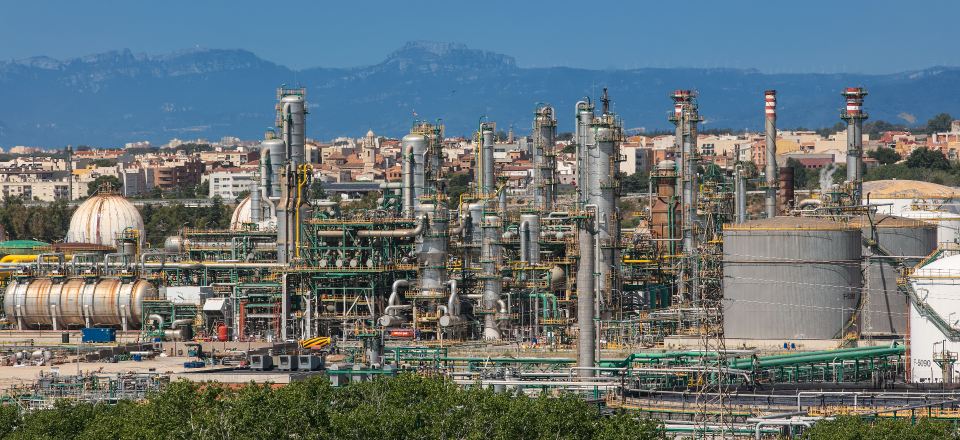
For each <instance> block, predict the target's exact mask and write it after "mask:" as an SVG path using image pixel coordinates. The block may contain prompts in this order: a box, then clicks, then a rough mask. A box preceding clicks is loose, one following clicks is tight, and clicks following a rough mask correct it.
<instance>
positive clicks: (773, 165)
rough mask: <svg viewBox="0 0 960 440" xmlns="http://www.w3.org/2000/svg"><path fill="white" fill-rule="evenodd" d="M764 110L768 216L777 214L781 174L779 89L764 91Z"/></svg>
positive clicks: (765, 203) (765, 204) (765, 202)
mask: <svg viewBox="0 0 960 440" xmlns="http://www.w3.org/2000/svg"><path fill="white" fill-rule="evenodd" d="M764 106H765V107H764V108H765V110H764V112H765V116H766V141H767V166H766V170H765V171H764V174H765V175H764V177H765V179H766V184H767V188H766V197H765V199H764V206H765V208H766V209H765V211H766V213H767V218H774V217H776V216H777V191H778V185H779V183H780V175H779V172H778V171H777V91H776V90H767V91H766V92H764Z"/></svg>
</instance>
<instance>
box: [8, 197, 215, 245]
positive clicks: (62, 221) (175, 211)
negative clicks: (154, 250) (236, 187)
mask: <svg viewBox="0 0 960 440" xmlns="http://www.w3.org/2000/svg"><path fill="white" fill-rule="evenodd" d="M75 210H76V208H75V207H71V206H70V205H68V204H67V202H66V201H64V200H58V201H55V202H50V203H44V204H37V205H29V206H28V205H26V204H25V203H24V202H23V200H22V199H20V198H16V197H9V198H6V199H4V200H3V201H2V202H0V226H2V227H3V230H4V231H5V232H6V236H7V239H9V240H39V241H44V242H47V243H53V242H58V241H63V240H64V237H66V235H67V230H68V229H69V227H70V218H71V217H72V216H73V212H74V211H75ZM139 211H140V216H141V217H142V218H143V225H144V231H143V233H144V234H145V236H146V240H147V243H149V244H151V245H153V246H155V247H157V246H161V245H162V244H163V240H164V239H165V238H166V237H167V236H170V235H176V234H177V232H179V230H180V228H183V227H190V228H206V229H224V228H227V227H229V226H230V217H231V215H232V214H233V207H232V206H229V205H226V204H224V202H223V200H222V199H221V198H220V197H219V196H217V197H214V198H213V201H212V202H211V204H210V206H206V207H188V206H184V205H183V204H182V203H175V204H172V205H154V204H147V205H144V206H142V207H140V208H139Z"/></svg>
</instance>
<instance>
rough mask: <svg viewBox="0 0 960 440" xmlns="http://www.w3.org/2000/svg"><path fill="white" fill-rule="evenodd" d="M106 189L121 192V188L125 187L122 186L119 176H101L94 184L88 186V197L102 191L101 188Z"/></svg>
mask: <svg viewBox="0 0 960 440" xmlns="http://www.w3.org/2000/svg"><path fill="white" fill-rule="evenodd" d="M101 187H103V188H106V189H109V190H112V191H120V188H123V185H121V184H120V179H118V178H117V176H106V175H104V176H100V177H97V178H96V179H94V181H93V182H90V183H88V184H87V195H88V196H92V195H94V194H96V193H97V191H100V188H101Z"/></svg>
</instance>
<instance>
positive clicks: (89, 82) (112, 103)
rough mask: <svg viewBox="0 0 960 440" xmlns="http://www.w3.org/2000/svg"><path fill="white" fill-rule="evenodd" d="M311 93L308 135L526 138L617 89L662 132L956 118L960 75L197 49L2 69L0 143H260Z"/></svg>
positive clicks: (468, 54) (475, 54)
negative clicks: (860, 107)
mask: <svg viewBox="0 0 960 440" xmlns="http://www.w3.org/2000/svg"><path fill="white" fill-rule="evenodd" d="M280 84H287V85H295V84H301V85H303V86H305V87H307V89H308V91H307V98H308V101H309V103H310V112H311V115H310V118H309V120H308V125H307V130H308V135H309V136H311V137H315V138H319V139H329V138H332V137H334V136H338V135H352V136H359V135H362V134H363V133H364V132H366V130H367V129H373V130H374V131H376V132H378V133H382V134H386V135H392V136H399V135H402V134H403V133H404V132H405V131H406V129H407V128H408V127H409V125H410V124H411V122H412V120H413V118H414V116H413V115H414V113H416V114H417V115H418V116H417V117H420V118H427V119H434V118H443V119H444V122H445V123H446V124H447V127H448V130H447V132H448V133H449V134H465V133H468V132H469V131H471V130H473V129H474V127H475V126H476V124H477V121H478V119H479V118H480V117H481V116H484V115H486V116H488V117H489V118H490V119H491V120H495V121H497V122H498V123H499V125H500V127H502V128H507V127H509V126H511V125H513V126H514V127H515V128H516V130H517V131H518V132H521V133H525V132H528V131H529V127H530V124H531V119H532V113H533V109H534V107H535V106H536V104H537V103H538V102H549V103H551V104H553V105H554V106H555V107H556V108H557V111H558V117H559V119H560V120H559V122H560V130H570V129H571V121H572V119H573V117H572V109H573V106H574V104H575V103H576V101H577V100H579V99H581V98H582V97H583V96H585V95H588V94H589V95H592V96H597V95H598V94H599V92H600V89H601V88H602V87H604V86H606V87H609V89H610V92H611V96H612V97H613V99H614V109H615V110H616V111H617V112H619V113H620V115H621V116H622V117H623V118H624V124H625V126H626V127H627V128H638V127H646V128H666V127H668V126H669V125H668V122H667V120H666V116H667V113H668V111H669V110H670V108H671V106H670V100H669V98H668V95H669V93H670V91H671V90H673V89H676V88H693V89H697V90H699V92H700V104H701V114H702V115H703V116H704V118H705V120H706V124H705V126H706V127H708V128H709V127H724V128H751V129H759V128H760V127H761V125H762V121H763V111H762V106H763V97H762V92H763V90H765V89H768V88H774V89H777V90H778V92H779V94H780V99H779V115H780V126H781V127H797V126H805V127H820V126H828V125H833V124H834V123H836V122H838V121H839V118H838V115H839V111H840V108H841V107H842V104H843V102H842V99H841V97H840V90H841V89H842V88H843V87H846V86H851V85H857V86H860V85H862V86H865V87H867V88H868V89H869V92H870V95H869V96H868V97H867V101H866V110H867V111H868V112H869V113H870V115H871V118H872V119H884V120H888V121H891V122H903V118H902V116H903V115H909V117H913V118H916V120H917V121H921V122H922V121H925V120H926V119H928V118H929V117H931V116H932V115H933V114H935V113H939V112H942V111H946V112H952V113H953V114H955V115H960V69H958V68H954V67H942V66H937V67H931V68H928V69H922V70H915V71H909V72H901V73H896V74H890V75H862V74H763V73H760V72H759V71H757V70H755V69H695V68H643V69H629V70H589V69H579V68H569V67H546V68H542V67H541V68H523V67H519V66H518V64H517V61H516V60H515V59H514V58H512V57H510V56H507V55H502V54H498V53H494V52H489V51H482V50H476V49H470V48H468V47H466V46H463V45H459V44H452V43H436V42H422V41H421V42H411V43H407V44H405V45H404V46H402V47H401V48H399V49H398V50H396V51H394V52H393V53H391V54H389V55H388V56H387V57H386V58H385V59H384V61H382V62H380V63H377V64H374V65H370V66H361V67H351V68H327V67H317V68H309V69H303V70H299V71H297V70H292V69H289V68H287V67H285V66H281V65H277V64H275V63H272V62H269V61H266V60H264V59H261V58H260V57H258V56H257V55H255V54H253V53H251V52H249V51H245V50H220V49H190V50H184V51H178V52H175V53H170V54H164V55H145V54H134V53H132V52H131V51H129V50H119V51H111V52H105V53H102V54H95V55H90V56H85V57H80V58H75V59H70V60H55V59H52V58H49V57H33V58H28V59H23V60H13V61H5V62H0V145H3V146H9V145H18V144H19V145H46V146H57V145H64V144H68V143H70V144H74V145H76V144H81V143H88V144H100V145H115V144H119V143H122V142H128V141H135V140H142V139H149V140H152V141H165V140H167V139H169V138H171V137H181V138H195V137H207V138H209V139H218V138H219V137H220V136H223V135H234V136H241V137H244V138H257V137H259V136H260V135H261V134H262V132H263V131H264V129H266V128H267V127H268V126H269V125H271V124H272V121H273V104H274V89H275V88H276V87H277V86H279V85H280Z"/></svg>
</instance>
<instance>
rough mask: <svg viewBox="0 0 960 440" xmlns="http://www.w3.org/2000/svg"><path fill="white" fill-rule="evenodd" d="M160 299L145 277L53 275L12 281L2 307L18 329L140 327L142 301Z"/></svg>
mask: <svg viewBox="0 0 960 440" xmlns="http://www.w3.org/2000/svg"><path fill="white" fill-rule="evenodd" d="M155 298H157V289H156V288H155V287H154V286H153V285H152V284H150V283H149V282H148V281H144V280H134V281H131V282H124V281H122V280H120V279H118V278H100V279H97V280H86V279H83V278H68V279H65V280H63V281H62V282H58V281H55V280H53V279H50V278H36V279H32V280H27V281H13V282H11V283H10V284H9V285H8V286H7V289H6V294H5V296H4V301H3V302H4V304H3V309H4V312H5V313H6V315H7V319H8V320H10V321H12V322H14V323H16V324H17V326H18V327H19V328H49V327H56V328H66V327H78V326H117V327H123V326H124V324H126V327H127V328H131V329H132V328H139V327H140V322H141V318H142V310H143V301H144V300H147V299H155Z"/></svg>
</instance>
